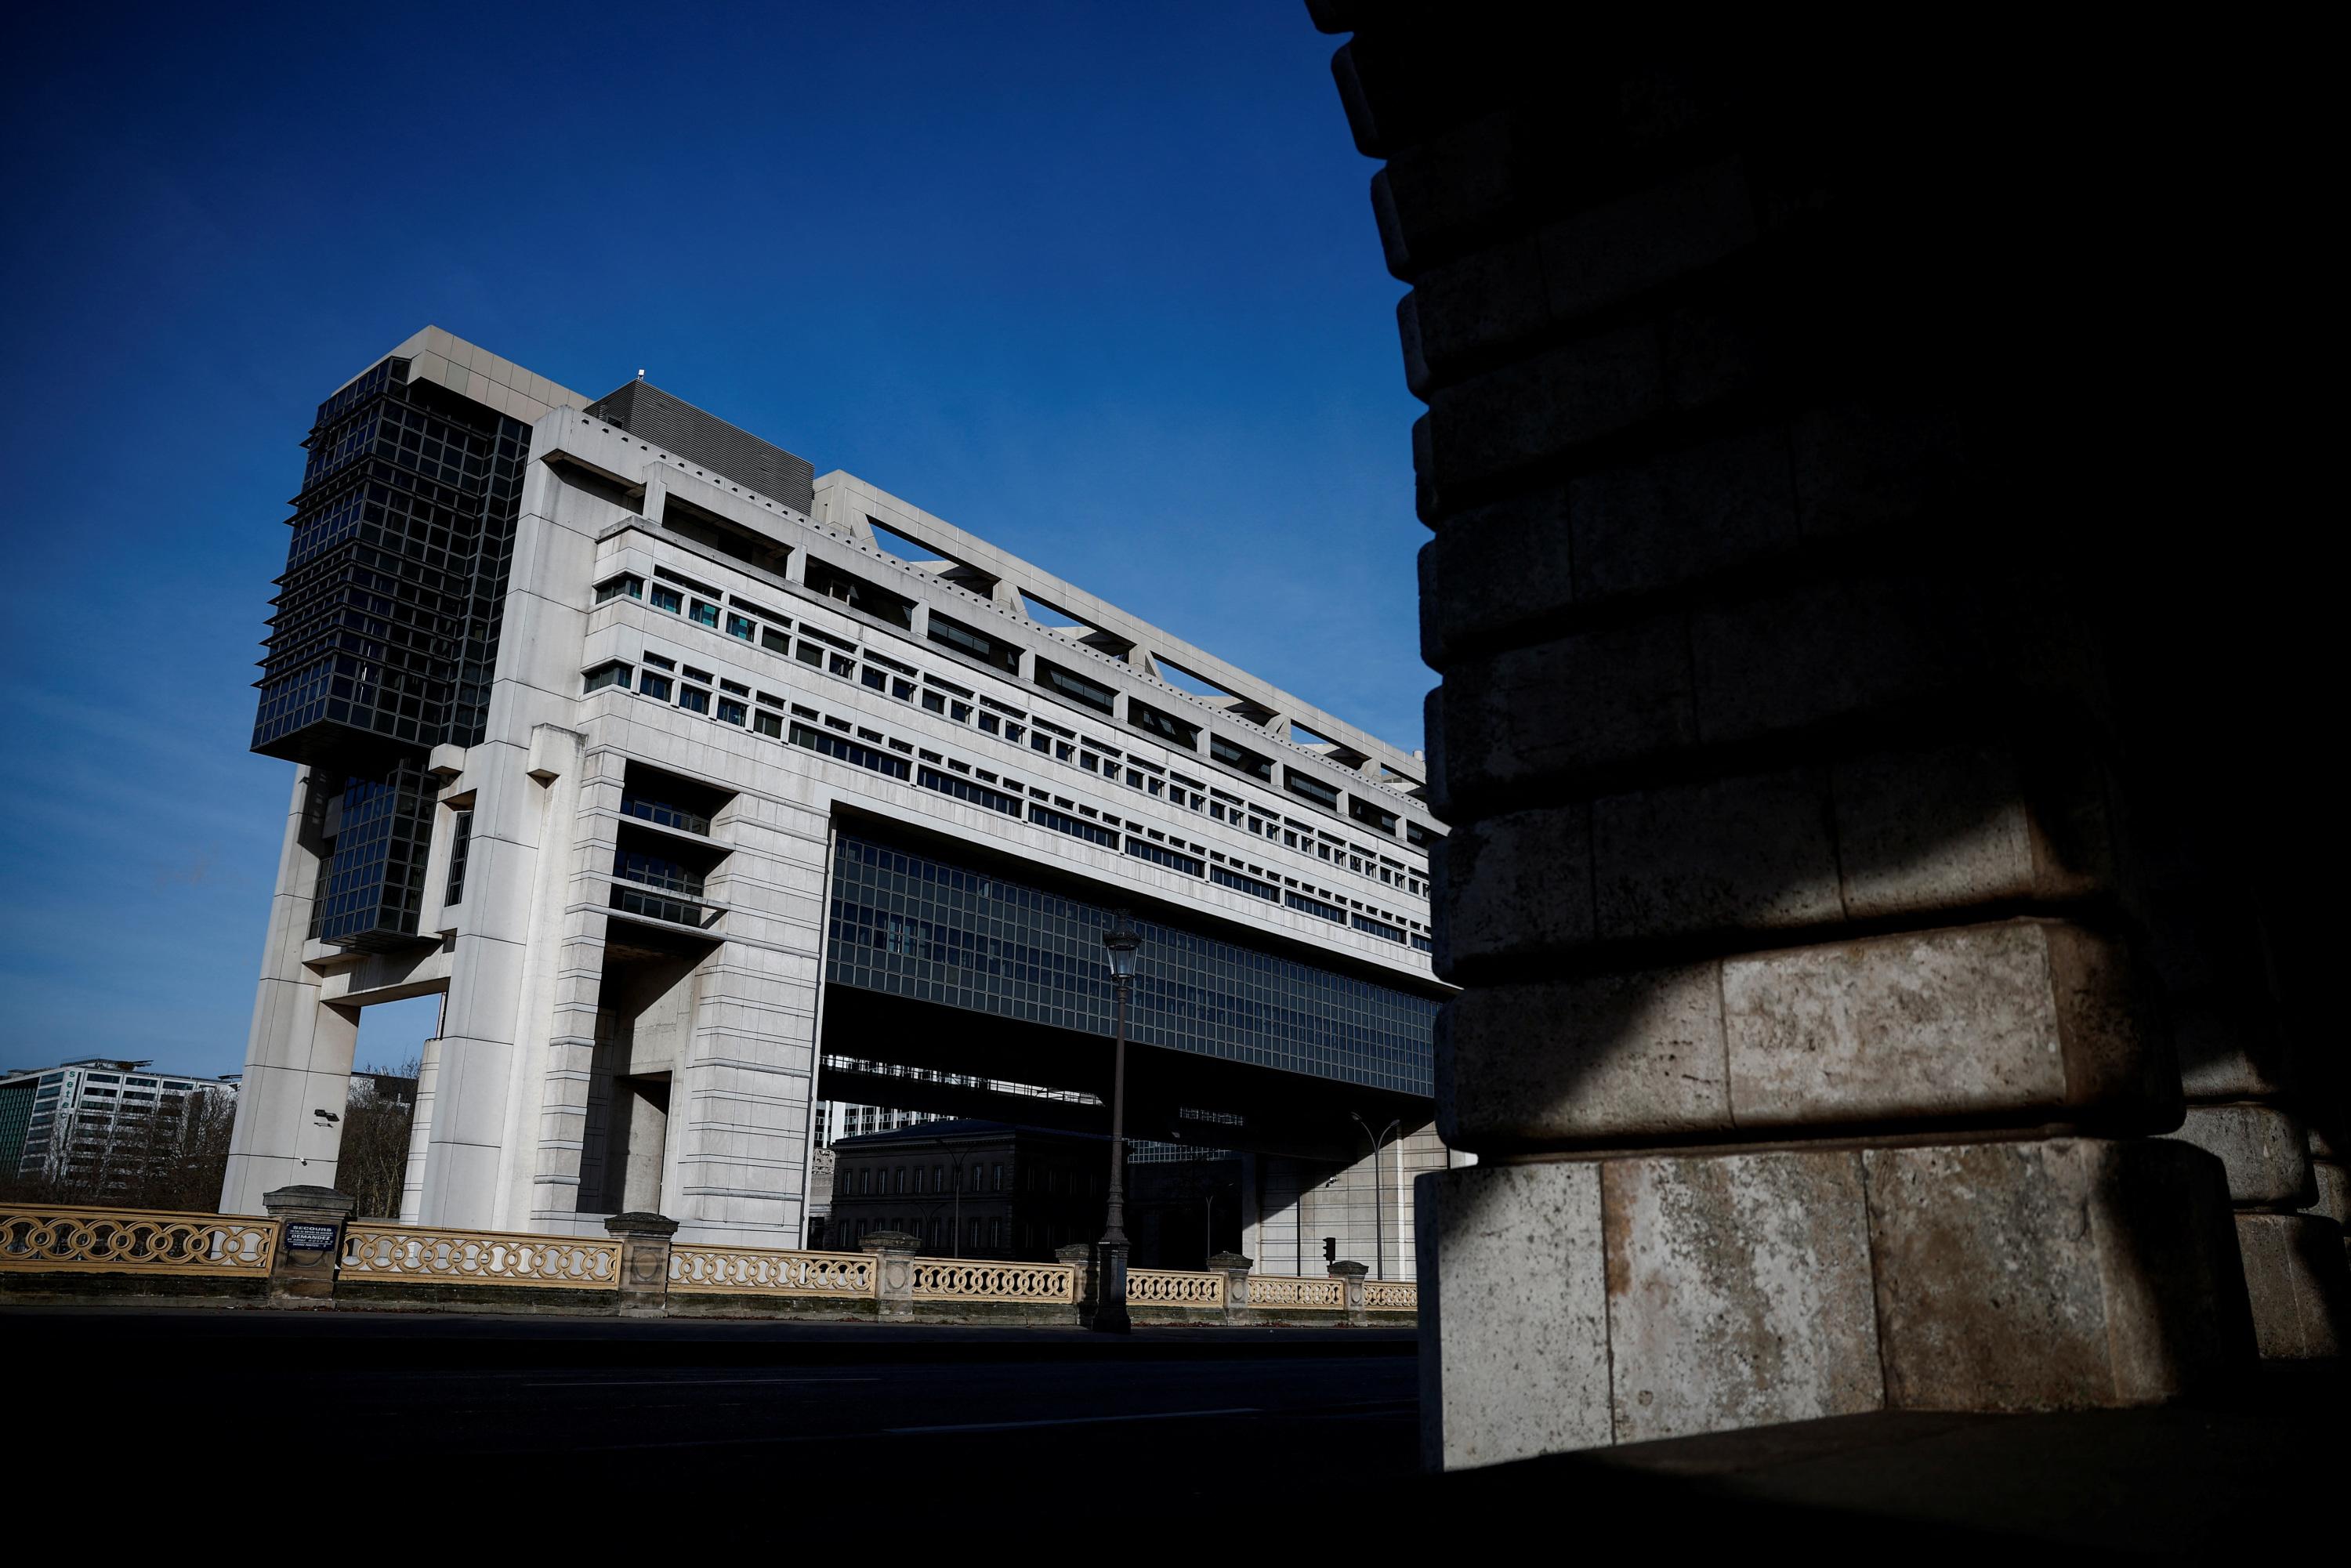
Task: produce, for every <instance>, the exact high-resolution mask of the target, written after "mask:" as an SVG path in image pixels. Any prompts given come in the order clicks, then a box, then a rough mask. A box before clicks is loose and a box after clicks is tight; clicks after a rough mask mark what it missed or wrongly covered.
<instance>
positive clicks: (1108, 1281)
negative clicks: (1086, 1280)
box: [1093, 909, 1143, 1333]
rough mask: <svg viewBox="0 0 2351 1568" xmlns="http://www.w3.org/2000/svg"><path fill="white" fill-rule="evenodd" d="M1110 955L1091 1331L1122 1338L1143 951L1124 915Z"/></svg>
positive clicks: (1112, 932)
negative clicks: (1129, 1049)
mask: <svg viewBox="0 0 2351 1568" xmlns="http://www.w3.org/2000/svg"><path fill="white" fill-rule="evenodd" d="M1102 946H1103V948H1104V949H1106V950H1107V951H1108V952H1109V954H1110V983H1111V988H1112V990H1113V992H1115V993H1116V995H1117V998H1118V1002H1117V1015H1116V1016H1117V1023H1116V1033H1115V1035H1114V1037H1113V1038H1114V1039H1115V1040H1116V1043H1115V1044H1114V1045H1113V1047H1112V1050H1113V1056H1112V1059H1111V1079H1110V1085H1111V1087H1110V1213H1109V1216H1108V1223H1106V1224H1105V1225H1104V1226H1103V1227H1102V1297H1101V1299H1100V1300H1099V1301H1097V1302H1096V1303H1095V1305H1094V1324H1093V1326H1094V1327H1095V1328H1097V1329H1099V1330H1101V1331H1102V1333H1126V1331H1127V1329H1128V1328H1129V1327H1130V1326H1131V1325H1130V1324H1129V1322H1127V1316H1126V993H1127V990H1128V989H1129V988H1131V987H1132V986H1133V985H1134V956H1135V954H1136V953H1137V952H1138V951H1139V950H1140V949H1141V948H1142V946H1143V933H1142V932H1140V931H1137V930H1136V929H1135V928H1134V921H1133V920H1131V919H1129V918H1128V917H1127V913H1126V911H1125V910H1123V909H1122V910H1119V911H1118V912H1117V914H1116V915H1114V916H1113V919H1112V921H1111V927H1110V929H1109V930H1107V931H1105V932H1103V933H1102Z"/></svg>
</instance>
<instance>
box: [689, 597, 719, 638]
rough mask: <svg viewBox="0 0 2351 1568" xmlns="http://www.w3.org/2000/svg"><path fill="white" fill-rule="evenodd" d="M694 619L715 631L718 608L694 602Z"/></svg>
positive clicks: (697, 601) (714, 605) (713, 605)
mask: <svg viewBox="0 0 2351 1568" xmlns="http://www.w3.org/2000/svg"><path fill="white" fill-rule="evenodd" d="M694 619H695V621H696V622H699V623H701V624H702V625H705V626H707V627H710V628H711V629H712V630H714V631H716V629H717V626H718V606H716V604H705V603H704V602H702V601H700V600H699V599H697V600H695V601H694Z"/></svg>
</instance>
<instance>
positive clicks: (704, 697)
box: [677, 686, 710, 713]
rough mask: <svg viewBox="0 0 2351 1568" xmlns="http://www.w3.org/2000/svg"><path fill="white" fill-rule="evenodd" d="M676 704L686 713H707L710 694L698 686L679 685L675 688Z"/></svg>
mask: <svg viewBox="0 0 2351 1568" xmlns="http://www.w3.org/2000/svg"><path fill="white" fill-rule="evenodd" d="M677 706H680V707H682V708H684V709H685V710H686V711H687V712H688V713H708V712H709V711H710V694H709V693H708V692H705V691H704V690H703V689H702V688H701V687H700V686H680V687H678V688H677Z"/></svg>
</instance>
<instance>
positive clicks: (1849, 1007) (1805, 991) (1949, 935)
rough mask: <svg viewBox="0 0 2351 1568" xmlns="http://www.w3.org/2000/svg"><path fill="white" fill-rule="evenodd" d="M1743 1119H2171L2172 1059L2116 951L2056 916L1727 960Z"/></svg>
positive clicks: (1727, 1025) (1768, 1122)
mask: <svg viewBox="0 0 2351 1568" xmlns="http://www.w3.org/2000/svg"><path fill="white" fill-rule="evenodd" d="M1722 997H1723V1024H1724V1031H1725V1036H1726V1042H1727V1051H1728V1060H1729V1075H1730V1102H1731V1107H1732V1111H1733V1113H1734V1114H1735V1115H1736V1116H1737V1118H1738V1121H1739V1124H1740V1125H1741V1126H1742V1127H1761V1126H1773V1125H1788V1124H1805V1123H1830V1122H1863V1121H1873V1120H1877V1119H1880V1118H1895V1117H1904V1118H1907V1117H1918V1116H1960V1115H1969V1116H1981V1115H1987V1114H2007V1115H2012V1116H2015V1117H2017V1118H2018V1119H2019V1120H2028V1119H2038V1118H2040V1117H2042V1116H2043V1115H2046V1114H2051V1113H2057V1112H2060V1111H2069V1112H2074V1113H2082V1112H2087V1111H2103V1112H2105V1113H2108V1114H2111V1115H2114V1116H2116V1117H2117V1118H2119V1119H2120V1120H2121V1121H2122V1122H2124V1123H2125V1124H2131V1125H2147V1126H2161V1125H2168V1124H2170V1118H2171V1117H2172V1116H2174V1115H2176V1113H2177V1103H2178V1101H2177V1094H2176V1092H2174V1091H2172V1090H2171V1089H2170V1087H2169V1082H2170V1081H2169V1078H2168V1073H2169V1055H2168V1051H2166V1050H2165V1043H2164V1040H2163V1039H2162V1037H2161V1035H2160V1034H2158V1033H2157V1032H2156V1031H2155V1030H2153V1029H2152V1028H2151V1027H2150V1024H2149V1021H2148V1019H2147V1015H2146V1012H2145V1008H2144V1000H2143V998H2142V996H2141V994H2140V992H2139V988H2138V987H2137V982H2136V980H2135V978H2134V977H2133V975H2132V973H2131V971H2130V968H2129V966H2128V963H2127V959H2126V954H2125V953H2124V952H2123V950H2122V949H2121V948H2120V946H2118V945H2117V944H2116V943H2114V942H2112V941H2110V940H2108V939H2106V938H2104V937H2101V936H2096V935H2095V934H2092V933H2089V932H2085V931H2083V930H2081V929H2080V928H2078V927H2074V926H2070V925H2063V924H2061V923H2058V922H2054V921H2035V920H2019V921H2009V922H2002V923H2000V924H1996V925H1976V926H1962V927H1958V928H1953V929H1946V930H1941V931H1926V932H1915V933H1906V934H1904V935H1901V936H1883V937H1874V938H1870V939H1868V940H1865V941H1858V942H1840V943H1832V944H1828V945H1825V946H1817V947H1802V948H1792V949H1787V950H1784V951H1781V952H1776V953H1760V954H1754V955H1750V956H1742V957H1738V958H1732V959H1727V960H1725V961H1724V963H1723V966H1722Z"/></svg>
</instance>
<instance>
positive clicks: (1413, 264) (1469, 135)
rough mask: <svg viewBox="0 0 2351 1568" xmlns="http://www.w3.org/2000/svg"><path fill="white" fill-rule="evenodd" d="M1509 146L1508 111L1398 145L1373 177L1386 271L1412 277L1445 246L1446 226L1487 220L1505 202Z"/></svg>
mask: <svg viewBox="0 0 2351 1568" xmlns="http://www.w3.org/2000/svg"><path fill="white" fill-rule="evenodd" d="M1510 145H1511V142H1510V120H1509V119H1508V117H1507V116H1504V115H1501V114H1492V115H1488V116H1487V117H1485V118H1484V119H1482V120H1475V121H1472V122H1471V123H1469V124H1468V125H1464V126H1461V127H1459V128H1458V129H1456V130H1453V131H1448V132H1447V133H1446V134H1444V135H1442V136H1437V137H1433V138H1431V139H1430V140H1429V141H1426V142H1424V143H1422V144H1421V145H1420V146H1417V147H1405V148H1399V149H1397V150H1396V153H1395V157H1393V158H1391V159H1390V160H1389V161H1388V163H1387V166H1386V167H1385V168H1384V169H1382V170H1380V172H1378V173H1376V174H1374V175H1373V176H1372V214H1373V217H1374V221H1375V222H1376V223H1377V224H1378V225H1379V231H1380V244H1381V246H1382V248H1383V249H1384V250H1385V251H1386V253H1387V262H1388V271H1389V272H1390V273H1392V274H1393V275H1395V277H1400V278H1404V279H1405V280H1406V281H1410V280H1412V279H1413V278H1414V277H1416V276H1417V275H1418V273H1419V271H1420V269H1421V267H1422V266H1423V265H1424V264H1423V262H1422V259H1421V258H1422V257H1423V256H1425V255H1427V254H1431V253H1439V254H1441V253H1442V251H1443V250H1444V249H1445V248H1446V243H1447V242H1446V236H1447V235H1448V234H1449V232H1450V231H1453V230H1457V229H1461V228H1468V227H1474V226H1475V225H1479V224H1481V223H1485V222H1488V221H1489V220H1490V219H1492V218H1493V217H1494V216H1495V215H1496V214H1499V213H1501V212H1503V211H1504V210H1506V209H1507V208H1508V207H1509V206H1510V203H1511V201H1512V200H1513V198H1514V197H1515V195H1516V193H1517V187H1516V184H1515V183H1514V181H1513V180H1512V178H1511V170H1512V166H1513V165H1512V162H1511V158H1510Z"/></svg>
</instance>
